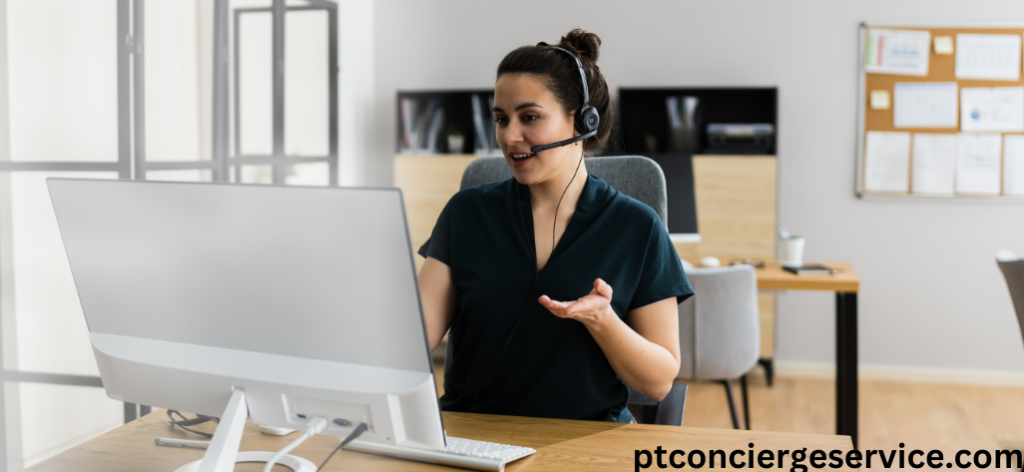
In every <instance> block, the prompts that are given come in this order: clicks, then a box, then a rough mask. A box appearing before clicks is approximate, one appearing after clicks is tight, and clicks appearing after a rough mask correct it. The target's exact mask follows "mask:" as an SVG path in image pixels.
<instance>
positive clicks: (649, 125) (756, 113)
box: [610, 87, 778, 155]
mask: <svg viewBox="0 0 1024 472" xmlns="http://www.w3.org/2000/svg"><path fill="white" fill-rule="evenodd" d="M673 96H674V97H682V96H691V97H697V98H698V99H699V100H700V105H699V106H698V110H697V115H698V117H697V135H698V141H699V144H698V146H697V149H696V152H695V153H697V154H703V153H705V152H706V151H707V150H708V144H709V143H708V136H707V128H706V127H707V125H708V124H709V123H728V124H740V123H743V124H748V123H768V124H771V125H773V126H775V135H776V136H778V123H777V122H778V118H777V115H778V91H777V89H776V88H774V87H738V88H737V87H731V88H725V87H680V88H620V89H619V97H618V98H619V100H618V107H617V110H616V111H617V115H618V122H619V126H618V130H617V131H618V132H617V133H615V136H614V139H613V142H612V143H611V146H610V148H611V151H613V152H611V153H614V154H640V155H646V154H653V153H651V152H650V150H649V149H648V147H647V142H646V141H647V139H646V137H647V136H648V135H650V136H654V137H655V140H656V141H657V145H656V146H655V149H654V153H666V152H669V147H668V143H669V132H670V126H669V116H668V107H667V106H666V103H665V100H666V98H668V97H673ZM777 147H778V141H777V139H776V140H774V142H773V143H772V145H771V146H770V147H769V148H768V149H767V150H766V151H765V152H760V153H759V154H775V152H776V148H777Z"/></svg>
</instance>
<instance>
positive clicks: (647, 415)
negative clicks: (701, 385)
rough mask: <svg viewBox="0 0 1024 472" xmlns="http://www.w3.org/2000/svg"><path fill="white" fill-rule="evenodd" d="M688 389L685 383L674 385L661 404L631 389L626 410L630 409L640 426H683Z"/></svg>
mask: <svg viewBox="0 0 1024 472" xmlns="http://www.w3.org/2000/svg"><path fill="white" fill-rule="evenodd" d="M626 388H629V387H626ZM688 388H689V387H688V386H687V385H686V384H684V383H673V384H672V390H669V392H668V395H666V396H665V398H663V399H661V401H660V402H656V401H653V400H651V399H650V398H647V397H646V396H644V395H641V394H639V393H637V392H634V391H633V389H631V388H629V399H628V400H626V408H629V412H630V413H632V414H633V419H634V420H635V421H636V422H637V423H640V424H664V425H669V426H682V425H683V411H684V410H685V409H686V391H687V389H688Z"/></svg>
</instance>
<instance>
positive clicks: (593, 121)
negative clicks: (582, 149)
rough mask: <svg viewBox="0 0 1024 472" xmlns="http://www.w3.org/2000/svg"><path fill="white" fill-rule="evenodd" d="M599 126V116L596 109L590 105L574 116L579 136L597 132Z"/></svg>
mask: <svg viewBox="0 0 1024 472" xmlns="http://www.w3.org/2000/svg"><path fill="white" fill-rule="evenodd" d="M600 124H601V114H600V113H598V112H597V108H594V107H592V106H590V105H587V106H586V107H583V108H582V109H581V110H580V111H579V112H578V113H577V114H576V130H577V131H579V132H580V134H587V133H590V132H593V131H597V128H598V126H599V125H600Z"/></svg>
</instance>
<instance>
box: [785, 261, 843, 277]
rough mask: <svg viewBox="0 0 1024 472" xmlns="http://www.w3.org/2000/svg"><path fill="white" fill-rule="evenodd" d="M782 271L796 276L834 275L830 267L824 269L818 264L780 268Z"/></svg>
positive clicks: (833, 270) (834, 271)
mask: <svg viewBox="0 0 1024 472" xmlns="http://www.w3.org/2000/svg"><path fill="white" fill-rule="evenodd" d="M782 269H783V270H785V271H787V272H792V273H794V274H796V275H801V276H802V275H832V274H834V273H836V270H835V269H833V268H831V267H825V266H823V265H820V264H804V265H800V266H782Z"/></svg>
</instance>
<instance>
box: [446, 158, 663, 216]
mask: <svg viewBox="0 0 1024 472" xmlns="http://www.w3.org/2000/svg"><path fill="white" fill-rule="evenodd" d="M587 172H589V173H591V174H593V175H594V176H596V177H600V178H601V180H604V181H605V182H607V183H608V185H609V186H610V187H611V188H613V189H615V190H618V191H620V192H622V193H624V194H626V195H629V196H630V197H633V198H635V199H637V200H640V201H641V202H644V203H646V204H647V205H648V206H650V207H651V208H654V211H655V212H657V213H658V216H659V217H661V224H662V225H664V226H665V227H666V228H668V197H667V196H666V195H667V193H666V190H665V173H664V172H662V171H661V166H659V165H658V163H657V162H654V161H652V160H650V159H648V158H646V157H643V156H608V157H588V158H587ZM511 178H512V169H509V168H508V164H507V163H506V162H505V158H504V157H500V156H497V157H481V158H479V159H477V160H475V161H473V162H471V163H470V164H469V167H466V170H465V172H463V173H462V185H461V186H460V188H467V187H474V186H477V185H480V184H486V183H488V182H494V181H497V180H506V179H511Z"/></svg>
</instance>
